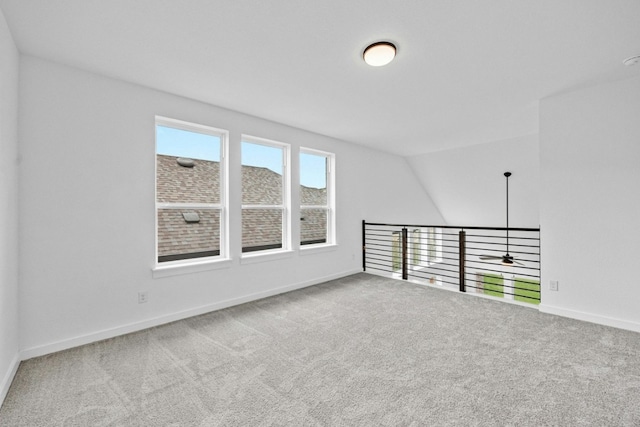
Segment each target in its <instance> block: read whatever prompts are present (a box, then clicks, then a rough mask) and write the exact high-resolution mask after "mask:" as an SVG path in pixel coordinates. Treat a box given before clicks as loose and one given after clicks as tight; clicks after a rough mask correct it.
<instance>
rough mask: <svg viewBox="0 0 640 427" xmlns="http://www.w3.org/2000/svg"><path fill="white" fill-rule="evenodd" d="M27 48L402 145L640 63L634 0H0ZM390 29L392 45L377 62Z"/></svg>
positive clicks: (439, 141) (465, 133)
mask: <svg viewBox="0 0 640 427" xmlns="http://www.w3.org/2000/svg"><path fill="white" fill-rule="evenodd" d="M0 8H1V9H2V11H3V13H4V15H5V17H6V19H7V22H8V24H9V27H10V28H11V31H12V33H13V36H14V39H15V40H16V43H17V45H18V48H19V49H20V51H21V52H22V53H24V54H28V55H34V56H38V57H42V58H45V59H49V60H52V61H56V62H60V63H63V64H68V65H70V66H74V67H78V68H82V69H86V70H90V71H94V72H97V73H100V74H104V75H107V76H111V77H115V78H119V79H122V80H126V81H130V82H133V83H137V84H141V85H145V86H148V87H152V88H156V89H159V90H163V91H166V92H170V93H174V94H178V95H182V96H186V97H189V98H193V99H197V100H201V101H204V102H207V103H211V104H214V105H219V106H222V107H226V108H229V109H233V110H237V111H241V112H244V113H248V114H252V115H256V116H259V117H263V118H266V119H270V120H274V121H277V122H280V123H285V124H288V125H291V126H295V127H299V128H303V129H306V130H310V131H313V132H317V133H321V134H325V135H329V136H332V137H335V138H339V139H342V140H346V141H351V142H355V143H359V144H363V145H367V146H370V147H374V148H378V149H381V150H385V151H393V152H395V153H397V154H401V155H414V154H419V153H426V152H430V151H435V150H442V149H446V148H453V147H460V146H466V145H472V144H478V143H482V142H487V141H493V140H501V139H506V138H511V137H514V136H521V135H527V134H532V133H536V132H537V126H538V124H537V117H538V111H537V102H538V100H539V99H540V98H543V97H546V96H549V95H553V94H555V93H559V92H563V91H567V90H572V89H574V88H578V87H582V86H586V85H591V84H597V83H600V82H604V81H611V80H616V79H622V78H628V77H632V76H634V75H638V70H637V69H635V68H640V65H639V66H636V67H624V66H622V60H623V59H624V58H627V57H629V56H632V55H635V54H639V53H640V43H639V42H638V40H640V25H638V19H637V18H638V16H640V2H639V1H637V0H608V1H602V0H537V1H529V2H513V1H508V0H499V1H495V0H491V1H490V0H481V1H476V0H473V1H471V0H466V1H456V2H452V1H445V0H439V1H433V0H430V1H424V0H408V1H403V2H388V1H383V0H350V1H344V0H326V1H322V2H294V1H288V0H274V1H268V2H265V1H260V0H243V1H223V0H219V1H205V0H194V1H167V0H164V1H158V0H109V1H99V0H29V1H24V0H0ZM380 40H387V41H390V42H392V43H394V44H396V46H397V47H398V54H397V57H396V59H395V60H394V61H393V62H392V63H391V64H389V65H388V66H384V67H376V68H373V67H369V66H367V65H366V64H365V63H364V61H363V60H362V51H363V49H364V48H365V47H366V46H367V45H369V44H370V43H372V42H375V41H380Z"/></svg>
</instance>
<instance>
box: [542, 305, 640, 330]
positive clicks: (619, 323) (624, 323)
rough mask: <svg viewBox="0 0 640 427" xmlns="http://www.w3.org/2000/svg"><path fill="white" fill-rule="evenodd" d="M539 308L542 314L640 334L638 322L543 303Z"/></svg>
mask: <svg viewBox="0 0 640 427" xmlns="http://www.w3.org/2000/svg"><path fill="white" fill-rule="evenodd" d="M538 308H539V310H540V312H541V313H547V314H554V315H556V316H562V317H568V318H570V319H576V320H582V321H584V322H590V323H597V324H599V325H605V326H612V327H614V328H619V329H626V330H628V331H633V332H640V323H638V322H632V321H629V320H624V319H617V318H615V317H608V316H602V315H599V314H593V313H586V312H584V311H578V310H571V309H568V308H561V307H555V306H551V305H546V304H542V303H541V304H540V305H539V306H538Z"/></svg>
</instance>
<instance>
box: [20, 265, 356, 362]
mask: <svg viewBox="0 0 640 427" xmlns="http://www.w3.org/2000/svg"><path fill="white" fill-rule="evenodd" d="M360 272H362V270H350V271H345V272H342V273H337V274H331V275H329V276H324V277H318V278H316V279H312V280H308V281H305V282H300V283H294V284H292V285H287V286H282V287H279V288H274V289H269V290H267V291H262V292H256V293H253V294H249V295H244V296H241V297H237V298H232V299H228V300H225V301H220V302H217V303H214V304H207V305H203V306H200V307H194V308H191V309H188V310H183V311H179V312H175V313H170V314H166V315H163V316H159V317H154V318H151V319H147V320H143V321H141V322H135V323H129V324H126V325H122V326H118V327H115V328H109V329H103V330H101V331H97V332H92V333H90V334H86V335H80V336H77V337H74V338H69V339H66V340H62V341H57V342H53V343H49V344H44V345H40V346H36V347H31V348H28V349H24V350H22V352H21V353H20V358H21V359H22V360H27V359H31V358H33V357H39V356H44V355H45V354H50V353H55V352H58V351H62V350H67V349H70V348H73V347H79V346H81V345H85V344H90V343H92V342H96V341H102V340H105V339H108V338H113V337H117V336H119V335H125V334H129V333H132V332H137V331H141V330H143V329H148V328H152V327H154V326H159V325H163V324H165V323H170V322H175V321H176V320H182V319H186V318H189V317H193V316H198V315H201V314H205V313H209V312H212V311H216V310H220V309H223V308H227V307H232V306H234V305H239V304H244V303H246V302H251V301H256V300H259V299H262V298H266V297H270V296H273V295H278V294H282V293H285V292H290V291H294V290H296V289H302V288H306V287H308V286H313V285H317V284H319V283H323V282H327V281H329V280H335V279H340V278H342V277H346V276H350V275H352V274H356V273H360Z"/></svg>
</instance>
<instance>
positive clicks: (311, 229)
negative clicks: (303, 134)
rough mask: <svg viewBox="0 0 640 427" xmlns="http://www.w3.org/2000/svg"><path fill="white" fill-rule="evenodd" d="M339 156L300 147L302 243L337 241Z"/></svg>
mask: <svg viewBox="0 0 640 427" xmlns="http://www.w3.org/2000/svg"><path fill="white" fill-rule="evenodd" d="M334 163H335V156H334V155H333V154H331V153H324V152H321V151H316V150H310V149H305V148H302V149H300V205H301V206H300V245H316V244H333V243H335V225H334V224H335V208H334V189H335V182H334V175H333V170H334Z"/></svg>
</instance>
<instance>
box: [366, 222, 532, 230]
mask: <svg viewBox="0 0 640 427" xmlns="http://www.w3.org/2000/svg"><path fill="white" fill-rule="evenodd" d="M365 225H373V226H382V227H422V228H443V229H460V230H504V231H506V230H509V231H540V228H528V227H509V228H507V227H477V226H466V227H463V226H458V225H416V224H385V223H377V222H365Z"/></svg>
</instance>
